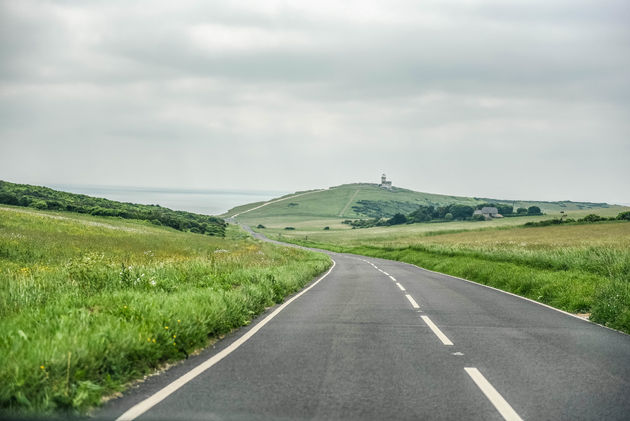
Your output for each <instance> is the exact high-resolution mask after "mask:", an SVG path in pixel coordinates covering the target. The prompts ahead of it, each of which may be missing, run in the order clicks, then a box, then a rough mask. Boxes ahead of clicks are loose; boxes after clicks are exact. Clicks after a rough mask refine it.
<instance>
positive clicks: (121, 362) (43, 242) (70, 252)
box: [0, 206, 330, 415]
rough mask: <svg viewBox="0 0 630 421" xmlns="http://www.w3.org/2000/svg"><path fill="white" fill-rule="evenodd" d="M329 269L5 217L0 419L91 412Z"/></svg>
mask: <svg viewBox="0 0 630 421" xmlns="http://www.w3.org/2000/svg"><path fill="white" fill-rule="evenodd" d="M329 266H330V260H329V259H328V258H327V257H326V256H325V255H321V254H317V253H311V252H306V251H302V250H296V249H292V248H283V247H277V246H274V245H271V244H266V243H260V242H257V241H254V240H252V239H250V238H249V237H248V236H246V235H244V234H243V232H242V231H240V230H238V229H237V228H235V227H233V226H230V227H228V230H227V234H226V238H225V239H221V238H216V237H210V236H205V235H199V234H192V233H185V232H180V231H176V230H173V229H170V228H163V227H157V226H155V225H152V224H150V223H144V222H139V221H128V220H120V219H117V218H107V217H93V216H89V215H77V214H71V213H65V212H50V211H36V210H31V209H27V208H17V207H9V206H2V207H0V330H1V331H2V332H3V334H2V336H1V337H0V414H2V413H4V414H5V415H6V414H13V413H24V412H26V413H44V414H45V413H54V412H59V411H71V412H77V411H78V412H84V411H86V410H88V409H89V408H91V407H93V406H95V405H98V404H99V402H100V401H101V399H102V397H103V396H107V395H109V394H112V393H115V392H118V391H120V390H123V389H124V388H125V385H126V384H128V382H131V381H133V380H134V379H139V378H142V376H144V375H146V374H148V373H151V372H152V371H154V370H156V369H158V368H159V367H160V366H161V365H163V364H165V363H167V362H172V361H176V360H179V359H182V358H186V356H187V355H188V354H190V353H192V352H195V350H198V349H200V348H203V347H205V346H206V345H207V344H208V343H209V341H211V340H213V339H214V338H217V337H219V336H220V335H222V334H225V333H227V332H229V331H231V330H232V329H234V328H237V327H239V326H242V325H245V324H247V323H249V321H250V320H251V319H252V318H253V317H254V316H255V315H256V314H258V313H260V312H262V311H263V310H264V309H265V308H266V307H269V306H271V305H273V304H274V303H277V302H280V301H282V300H283V298H284V297H285V296H286V295H287V294H290V293H292V292H294V291H297V290H298V289H300V288H301V287H302V286H304V285H305V284H306V283H307V282H309V281H310V280H311V279H313V278H314V277H315V276H316V275H317V274H319V273H321V272H322V271H324V270H325V269H326V268H328V267H329Z"/></svg>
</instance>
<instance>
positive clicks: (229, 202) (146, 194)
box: [48, 184, 291, 215]
mask: <svg viewBox="0 0 630 421" xmlns="http://www.w3.org/2000/svg"><path fill="white" fill-rule="evenodd" d="M48 187H50V188H52V189H55V190H62V191H66V192H70V193H77V194H85V195H88V196H95V197H103V198H105V199H110V200H116V201H119V202H129V203H139V204H143V205H160V206H163V207H165V208H170V209H174V210H183V211H188V212H194V213H200V214H204V215H221V214H223V213H225V212H227V211H228V210H230V209H232V208H233V207H236V206H240V205H246V204H248V203H253V202H262V201H267V200H270V199H273V198H276V197H279V196H283V195H285V194H288V193H291V192H288V191H276V190H221V189H217V190H186V189H166V188H148V187H118V186H89V185H72V184H49V185H48Z"/></svg>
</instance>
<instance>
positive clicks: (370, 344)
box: [97, 253, 630, 420]
mask: <svg viewBox="0 0 630 421" xmlns="http://www.w3.org/2000/svg"><path fill="white" fill-rule="evenodd" d="M330 255H331V257H332V259H334V261H335V263H336V264H335V266H334V268H333V269H332V270H331V271H330V273H329V274H327V276H325V277H324V278H323V279H320V280H318V281H317V282H316V283H315V284H314V285H313V284H312V285H311V286H310V289H308V290H307V291H306V292H303V293H302V294H301V295H299V296H298V297H294V299H293V301H291V302H290V303H288V305H286V306H284V307H283V308H274V309H270V310H269V311H267V312H266V313H265V314H263V315H261V316H259V317H258V318H257V319H256V320H255V321H254V322H253V323H252V324H251V325H250V326H248V327H246V328H243V329H241V330H239V331H238V332H236V333H234V334H232V335H230V336H228V337H227V338H226V339H224V340H222V341H220V342H219V343H217V344H216V346H214V347H212V348H210V349H208V350H206V351H204V352H203V353H202V354H201V355H198V356H196V357H192V358H190V359H189V360H187V361H185V362H184V363H183V364H180V365H178V366H176V367H174V368H172V369H170V370H168V371H167V372H165V373H164V374H162V375H160V376H155V377H152V378H150V379H148V380H147V381H146V382H145V383H143V384H142V385H141V386H139V387H137V388H134V389H132V390H130V391H129V392H128V393H126V394H125V396H123V397H122V398H120V399H117V400H114V401H112V402H110V403H108V404H107V405H106V406H105V408H103V410H102V411H100V412H99V414H97V418H103V419H117V418H119V419H138V420H145V419H146V420H149V419H164V420H173V419H186V420H215V419H216V420H299V419H321V420H331V419H344V420H352V419H356V420H359V419H360V420H386V419H400V420H411V419H445V420H461V419H467V420H502V419H507V420H519V419H524V420H569V419H570V420H581V419H584V420H604V419H606V420H615V419H616V420H628V419H630V336H629V335H625V334H622V333H619V332H616V331H613V330H610V329H606V328H604V327H601V326H598V325H596V324H593V323H589V322H587V321H583V320H580V319H578V318H576V317H573V316H571V315H567V314H564V313H562V312H559V311H556V310H553V309H550V308H547V307H545V306H542V305H539V304H537V303H533V302H531V301H528V300H525V299H522V298H519V297H516V296H513V295H510V294H507V293H503V292H500V291H497V290H494V289H491V288H487V287H484V286H480V285H477V284H474V283H471V282H467V281H464V280H461V279H457V278H453V277H450V276H447V275H443V274H438V273H434V272H430V271H426V270H423V269H420V268H417V267H415V266H412V265H408V264H405V263H400V262H393V261H388V260H383V259H376V258H367V257H361V256H353V255H345V254H337V253H330ZM278 310H280V311H278ZM254 332H255V333H254ZM213 358H214V360H212V359H213ZM217 360H218V361H217ZM208 361H210V362H208ZM200 364H205V366H200ZM209 365H210V367H209V368H207V366H209ZM196 367H197V368H196ZM191 370H196V371H194V372H192V374H191ZM187 373H188V374H187ZM182 376H183V377H182ZM165 387H166V388H167V389H165Z"/></svg>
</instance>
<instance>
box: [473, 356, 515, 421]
mask: <svg viewBox="0 0 630 421" xmlns="http://www.w3.org/2000/svg"><path fill="white" fill-rule="evenodd" d="M464 370H466V373H468V375H469V376H470V377H471V378H472V379H473V381H474V382H475V384H476V385H477V387H479V389H481V391H482V392H483V394H484V395H486V398H488V400H489V401H490V402H491V403H492V405H494V407H495V408H496V409H497V411H499V414H501V416H502V417H503V418H504V419H505V420H506V421H523V419H522V418H521V417H520V416H519V415H518V414H517V413H516V411H515V410H514V409H513V408H512V407H511V406H510V404H509V403H507V401H506V400H505V399H503V396H501V394H500V393H499V392H497V390H496V389H495V388H494V387H493V386H492V385H491V384H490V382H489V381H488V380H486V378H485V377H484V376H483V374H481V372H480V371H479V370H477V369H476V368H475V367H465V368H464Z"/></svg>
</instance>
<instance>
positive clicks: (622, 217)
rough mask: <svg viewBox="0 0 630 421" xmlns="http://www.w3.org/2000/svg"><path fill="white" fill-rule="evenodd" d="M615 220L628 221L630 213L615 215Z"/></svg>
mask: <svg viewBox="0 0 630 421" xmlns="http://www.w3.org/2000/svg"><path fill="white" fill-rule="evenodd" d="M617 219H620V220H624V221H630V211H626V212H621V213H620V214H619V215H617Z"/></svg>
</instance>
